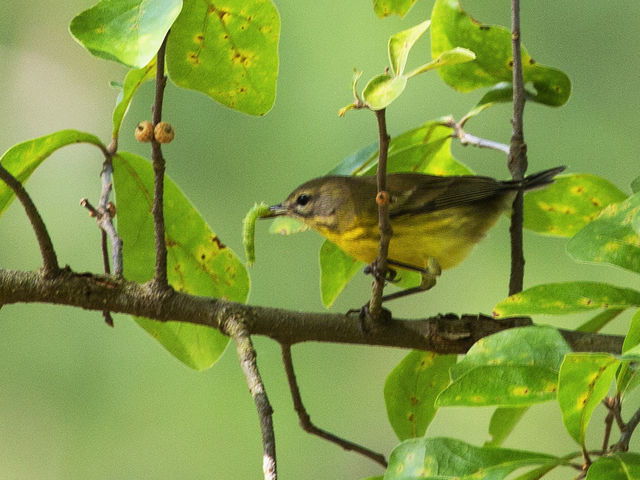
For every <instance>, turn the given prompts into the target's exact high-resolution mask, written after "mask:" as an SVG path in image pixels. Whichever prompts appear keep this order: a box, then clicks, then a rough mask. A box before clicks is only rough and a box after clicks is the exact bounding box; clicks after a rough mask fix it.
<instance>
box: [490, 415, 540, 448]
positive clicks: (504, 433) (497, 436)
mask: <svg viewBox="0 0 640 480" xmlns="http://www.w3.org/2000/svg"><path fill="white" fill-rule="evenodd" d="M527 410H529V407H498V408H496V410H495V412H493V415H491V421H490V422H489V435H491V439H490V440H488V441H486V442H485V443H484V445H485V446H486V447H499V446H500V445H502V443H503V442H504V441H505V440H506V439H507V437H508V436H509V434H510V433H511V432H513V429H514V428H515V427H516V425H517V424H518V422H520V419H521V418H522V417H523V416H524V414H525V413H527Z"/></svg>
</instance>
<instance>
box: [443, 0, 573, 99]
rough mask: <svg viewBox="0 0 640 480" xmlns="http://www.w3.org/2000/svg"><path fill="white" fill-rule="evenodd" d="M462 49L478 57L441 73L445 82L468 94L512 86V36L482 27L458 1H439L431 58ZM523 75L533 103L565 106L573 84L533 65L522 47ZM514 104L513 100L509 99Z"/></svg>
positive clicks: (496, 28)
mask: <svg viewBox="0 0 640 480" xmlns="http://www.w3.org/2000/svg"><path fill="white" fill-rule="evenodd" d="M456 47H463V48H467V49H469V50H471V51H472V52H474V53H475V54H476V59H475V60H474V61H472V62H468V63H461V64H458V65H450V66H445V67H442V68H440V69H438V73H439V74H440V76H441V77H442V79H443V80H444V81H445V82H446V83H447V84H448V85H450V86H452V87H453V88H455V89H456V90H459V91H463V92H469V91H472V90H475V89H477V88H482V87H493V86H495V85H496V84H498V83H500V82H511V81H512V75H513V72H512V70H513V68H512V58H511V32H510V31H509V30H508V29H507V28H505V27H502V26H499V25H483V24H481V23H480V22H478V21H475V20H474V19H473V18H471V16H469V15H468V14H467V13H466V12H465V11H464V10H463V9H462V7H461V5H460V2H459V1H458V0H437V1H436V2H435V4H434V6H433V11H432V12H431V56H432V57H433V58H437V57H438V56H439V55H440V54H442V53H443V52H445V51H448V50H451V49H453V48H456ZM522 71H523V76H524V81H525V83H532V84H533V87H534V89H535V93H534V94H533V95H532V97H531V100H533V101H535V102H538V103H542V104H545V105H550V106H560V105H563V104H564V103H566V101H567V100H568V99H569V95H570V94H571V82H570V80H569V77H567V75H566V74H564V73H563V72H561V71H560V70H558V69H555V68H552V67H547V66H544V65H541V64H539V63H537V62H536V61H534V60H533V59H532V58H531V56H530V55H529V53H528V52H527V50H526V48H524V46H523V47H522ZM508 101H511V99H508Z"/></svg>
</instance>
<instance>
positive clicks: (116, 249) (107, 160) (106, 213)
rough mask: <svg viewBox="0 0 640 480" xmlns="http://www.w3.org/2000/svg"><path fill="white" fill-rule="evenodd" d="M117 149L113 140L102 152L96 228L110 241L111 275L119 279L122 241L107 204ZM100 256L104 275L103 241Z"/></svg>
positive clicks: (106, 263) (106, 262)
mask: <svg viewBox="0 0 640 480" xmlns="http://www.w3.org/2000/svg"><path fill="white" fill-rule="evenodd" d="M117 149H118V143H117V140H116V139H114V140H113V141H112V142H111V144H110V145H109V147H108V148H107V150H106V152H104V155H105V156H104V163H103V164H102V173H101V175H100V176H101V178H102V190H101V192H100V200H99V202H98V212H99V216H98V218H97V220H98V226H99V227H100V229H101V230H102V233H103V236H104V235H107V236H108V237H109V238H110V239H111V261H112V262H113V273H114V275H116V276H118V277H120V276H122V239H121V238H120V236H119V235H118V232H117V231H116V229H115V227H114V226H113V217H114V214H115V208H114V207H113V204H112V203H111V202H109V197H110V196H111V191H112V189H113V181H112V178H113V156H114V155H115V154H116V151H117ZM102 255H103V258H104V259H105V261H104V263H105V270H104V273H109V266H108V264H109V259H108V251H107V249H106V241H104V240H103V247H102Z"/></svg>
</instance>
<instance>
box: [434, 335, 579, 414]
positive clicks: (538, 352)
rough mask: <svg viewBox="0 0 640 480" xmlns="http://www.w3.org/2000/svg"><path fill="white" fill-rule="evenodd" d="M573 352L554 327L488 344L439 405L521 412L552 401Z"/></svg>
mask: <svg viewBox="0 0 640 480" xmlns="http://www.w3.org/2000/svg"><path fill="white" fill-rule="evenodd" d="M568 352H570V348H569V346H568V345H567V342H566V341H565V340H564V339H563V338H562V335H560V333H558V331H557V330H556V329H554V328H549V327H523V328H513V329H510V330H506V331H504V332H500V333H497V334H494V335H491V336H489V337H486V338H483V339H481V340H478V341H477V342H476V343H475V344H474V345H473V346H472V347H471V349H470V350H469V352H467V355H466V356H465V357H464V358H463V359H462V360H461V361H460V362H458V363H457V364H456V365H455V366H453V367H452V368H451V380H452V383H451V385H449V386H448V387H447V388H446V389H445V390H444V391H443V392H442V393H441V394H440V396H439V397H438V400H437V403H438V404H439V405H441V406H445V405H446V406H451V405H466V406H480V405H483V406H486V405H499V406H510V407H517V406H528V405H532V404H534V403H539V402H544V401H548V400H552V399H553V398H555V392H556V389H557V376H558V371H559V369H560V364H561V362H562V359H563V356H564V354H565V353H568ZM478 378H482V379H483V381H481V382H479V381H478Z"/></svg>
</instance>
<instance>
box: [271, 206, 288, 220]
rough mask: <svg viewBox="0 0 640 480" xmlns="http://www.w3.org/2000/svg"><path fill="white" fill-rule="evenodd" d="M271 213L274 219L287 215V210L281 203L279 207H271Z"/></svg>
mask: <svg viewBox="0 0 640 480" xmlns="http://www.w3.org/2000/svg"><path fill="white" fill-rule="evenodd" d="M269 211H270V212H271V216H272V217H278V216H280V215H286V214H287V209H286V207H284V206H283V205H282V204H281V203H279V204H278V205H271V206H270V207H269Z"/></svg>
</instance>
